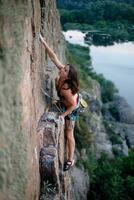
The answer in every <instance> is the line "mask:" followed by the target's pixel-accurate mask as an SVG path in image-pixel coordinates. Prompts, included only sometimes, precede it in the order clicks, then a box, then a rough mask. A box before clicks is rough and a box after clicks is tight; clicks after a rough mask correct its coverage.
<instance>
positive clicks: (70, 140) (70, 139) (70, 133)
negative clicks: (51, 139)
mask: <svg viewBox="0 0 134 200" xmlns="http://www.w3.org/2000/svg"><path fill="white" fill-rule="evenodd" d="M74 124H75V121H70V120H65V136H66V139H67V147H68V160H70V161H73V159H74V150H75V140H74Z"/></svg>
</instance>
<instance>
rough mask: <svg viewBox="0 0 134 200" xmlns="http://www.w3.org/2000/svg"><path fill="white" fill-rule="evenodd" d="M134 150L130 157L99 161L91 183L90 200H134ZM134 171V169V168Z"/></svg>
mask: <svg viewBox="0 0 134 200" xmlns="http://www.w3.org/2000/svg"><path fill="white" fill-rule="evenodd" d="M133 167H134V150H131V151H130V153H129V156H128V157H122V158H118V159H114V160H108V159H107V158H106V157H104V156H102V157H101V158H100V159H99V160H98V161H97V167H96V169H95V170H94V174H95V176H94V178H93V179H92V181H91V186H90V193H89V196H88V198H89V199H90V200H132V199H133V195H134V172H133V171H134V170H133V171H132V168H133ZM133 169H134V168H133Z"/></svg>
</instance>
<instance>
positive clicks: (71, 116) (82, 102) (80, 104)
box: [41, 88, 88, 121]
mask: <svg viewBox="0 0 134 200" xmlns="http://www.w3.org/2000/svg"><path fill="white" fill-rule="evenodd" d="M41 90H42V92H43V94H44V95H45V96H47V97H48V98H49V99H51V101H52V102H53V104H54V105H55V106H56V108H57V109H58V111H60V112H65V111H66V106H65V105H64V104H63V103H62V102H60V101H57V100H56V99H54V98H53V97H51V96H50V95H49V94H48V93H47V92H45V91H44V90H43V88H41ZM87 106H88V104H87V102H86V101H85V100H84V99H83V97H82V94H80V93H79V94H78V103H77V106H76V108H75V109H74V110H73V111H72V113H71V114H68V115H67V116H66V117H65V119H67V120H71V121H75V120H76V119H77V118H78V116H79V114H80V113H83V112H84V111H85V109H86V108H87Z"/></svg>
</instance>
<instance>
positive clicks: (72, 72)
mask: <svg viewBox="0 0 134 200" xmlns="http://www.w3.org/2000/svg"><path fill="white" fill-rule="evenodd" d="M67 65H68V66H69V73H68V80H67V83H68V85H69V88H70V89H71V90H72V94H73V95H74V94H76V93H77V92H78V91H79V89H80V84H79V79H78V72H77V70H76V69H75V67H74V66H73V65H70V64H67Z"/></svg>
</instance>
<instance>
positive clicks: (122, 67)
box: [63, 30, 134, 108]
mask: <svg viewBox="0 0 134 200" xmlns="http://www.w3.org/2000/svg"><path fill="white" fill-rule="evenodd" d="M63 34H64V35H65V38H66V40H67V41H68V42H70V43H72V44H79V45H82V46H87V44H85V42H84V36H85V33H82V32H81V31H77V30H75V31H74V30H72V31H71V30H70V31H67V32H63ZM90 55H91V58H92V66H93V68H94V69H95V71H96V72H97V73H101V74H103V75H104V77H105V78H106V79H109V80H111V81H112V82H114V84H115V86H116V87H117V89H118V90H119V94H120V95H121V96H122V97H124V98H125V99H126V100H127V102H128V103H129V104H130V105H131V106H132V107H133V108H134V89H133V88H134V43H132V42H127V43H121V44H117V43H115V44H114V45H112V46H107V47H104V46H94V45H91V46H90Z"/></svg>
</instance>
